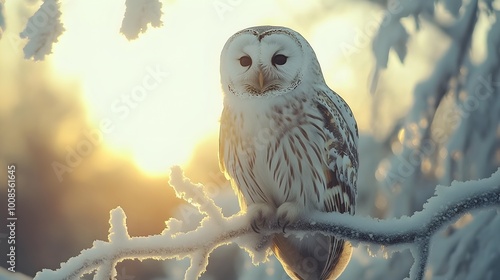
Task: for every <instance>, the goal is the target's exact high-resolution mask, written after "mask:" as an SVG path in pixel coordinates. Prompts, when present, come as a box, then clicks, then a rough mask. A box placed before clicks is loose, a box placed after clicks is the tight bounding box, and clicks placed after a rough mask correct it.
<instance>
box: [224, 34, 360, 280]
mask: <svg viewBox="0 0 500 280" xmlns="http://www.w3.org/2000/svg"><path fill="white" fill-rule="evenodd" d="M280 56H281V57H280ZM244 57H245V58H244ZM283 57H285V58H283ZM283 61H284V63H283ZM221 81H222V87H223V90H224V110H223V112H222V116H221V127H220V135H219V137H220V138H219V160H220V166H221V169H222V171H223V172H224V173H225V174H226V176H227V177H228V179H229V180H230V181H231V183H232V185H233V187H234V188H235V190H236V191H237V193H238V194H239V198H240V205H241V208H242V209H246V210H247V211H248V212H249V215H250V216H251V217H252V227H253V228H254V230H256V231H258V230H259V228H261V227H263V226H266V225H267V224H268V223H270V222H272V221H275V220H276V219H277V221H278V223H280V224H283V225H286V224H288V223H292V222H294V221H296V220H297V219H299V218H300V217H301V216H302V215H304V214H307V212H309V211H314V210H319V211H324V212H332V211H337V212H341V213H343V212H347V213H350V214H354V208H355V201H356V179H357V178H356V176H357V170H358V152H357V141H358V132H357V125H356V121H355V119H354V117H353V114H352V112H351V110H350V108H349V106H348V105H347V104H346V103H345V101H344V100H343V99H342V98H341V97H340V96H339V95H338V94H336V93H335V92H334V91H332V90H331V89H330V88H328V86H327V85H326V83H325V81H324V79H323V74H322V72H321V68H320V65H319V63H318V60H317V58H316V55H315V54H314V51H313V50H312V48H311V47H310V45H309V43H307V41H306V40H305V39H304V38H303V37H302V36H301V35H300V34H299V33H297V32H295V31H293V30H291V29H288V28H284V27H274V26H259V27H252V28H248V29H244V30H242V31H240V32H238V33H236V34H235V35H233V36H232V37H231V38H229V40H228V41H227V43H226V45H225V46H224V49H223V51H222V54H221ZM272 249H273V251H274V253H275V255H276V256H277V257H278V259H279V260H280V262H281V263H282V264H283V266H284V268H285V270H286V271H287V273H288V274H289V275H290V276H291V277H293V278H294V279H308V280H309V279H315V280H317V279H320V280H326V279H335V278H336V277H338V275H340V273H341V272H342V271H343V269H344V267H345V266H346V265H347V262H348V261H349V258H350V254H351V250H352V249H351V247H350V244H349V243H348V242H345V241H343V240H338V239H336V238H333V237H326V236H324V235H321V234H313V235H308V236H306V237H304V238H303V239H298V238H297V237H295V236H287V237H285V236H284V235H283V234H277V235H275V236H274V237H273V245H272Z"/></svg>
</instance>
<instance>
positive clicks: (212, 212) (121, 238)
mask: <svg viewBox="0 0 500 280" xmlns="http://www.w3.org/2000/svg"><path fill="white" fill-rule="evenodd" d="M170 184H171V185H172V187H173V188H174V189H175V190H176V193H177V195H178V196H179V197H181V198H183V199H184V200H186V201H187V202H189V203H191V204H192V205H193V206H195V207H196V208H197V209H198V211H199V212H200V213H202V214H203V215H204V218H203V219H202V221H201V222H200V225H199V227H198V228H197V229H195V230H192V231H189V232H181V230H180V229H181V225H182V223H183V221H179V220H176V219H173V218H172V219H170V220H169V221H167V222H166V229H165V230H164V231H163V232H162V233H161V234H158V235H154V236H149V237H132V238H131V237H130V236H129V235H128V232H127V225H126V217H125V213H124V212H123V210H122V209H121V208H120V207H118V208H116V209H114V210H112V211H111V218H110V225H111V228H110V233H109V240H108V242H104V241H95V242H94V244H93V247H92V248H90V249H87V250H83V251H82V252H81V254H80V255H79V256H76V257H73V258H71V259H69V260H68V261H67V262H66V263H63V264H61V268H59V269H57V270H55V271H52V270H49V269H44V270H42V271H41V272H38V273H37V274H36V276H35V278H34V279H35V280H53V279H74V278H78V277H81V276H82V275H83V274H87V273H91V272H92V271H95V270H97V273H96V274H95V276H94V280H104V279H106V280H108V279H110V277H114V276H115V275H116V271H115V265H116V263H117V262H119V261H122V260H124V259H133V258H137V259H161V260H164V259H171V258H177V259H180V258H185V257H189V258H190V260H191V266H190V267H189V268H188V270H187V271H186V274H185V279H197V278H198V277H199V276H200V275H201V273H203V272H204V271H205V268H206V266H207V264H208V256H209V254H210V253H211V252H212V251H213V250H214V249H215V248H217V247H219V246H221V245H224V244H228V243H231V242H234V243H237V244H238V245H239V246H240V247H242V248H246V249H247V251H249V253H250V255H251V256H252V257H253V258H254V261H261V260H263V259H262V257H264V259H265V256H267V253H268V251H269V250H268V248H266V247H265V245H266V244H267V243H266V240H268V237H269V235H271V234H273V233H279V232H281V231H282V228H281V227H280V226H278V225H277V224H272V225H270V226H269V228H268V229H265V230H262V231H261V235H258V234H256V233H254V232H253V231H252V230H251V228H250V226H249V222H248V220H247V217H246V216H245V215H242V214H237V215H234V216H231V217H228V218H226V217H224V216H223V215H222V211H221V209H220V208H219V207H218V206H217V205H216V204H215V203H214V202H213V200H212V199H211V198H209V197H208V196H207V194H206V193H205V192H204V190H203V186H202V185H200V184H193V183H191V182H190V181H189V180H188V179H186V178H185V177H184V176H183V174H182V170H181V169H180V168H179V167H174V168H173V169H172V174H171V179H170ZM499 205H500V169H499V170H497V171H496V172H495V173H494V174H493V175H492V176H491V177H489V178H486V179H482V180H478V181H468V182H453V183H452V184H451V186H450V187H444V186H438V187H437V189H436V193H435V196H434V197H432V198H430V199H429V200H428V202H427V203H426V204H425V205H424V209H423V210H422V211H420V212H417V213H415V214H413V215H412V216H411V217H402V218H399V219H390V220H377V219H373V218H369V217H360V216H351V215H348V214H339V213H320V212H318V213H314V214H311V215H309V216H307V217H302V219H301V220H300V221H299V222H297V223H295V224H293V225H290V226H289V227H287V233H288V234H299V235H300V234H304V233H311V232H321V233H323V234H327V235H335V236H337V237H341V238H344V239H349V240H351V242H354V243H356V242H362V243H365V244H375V245H382V246H387V247H394V249H395V250H402V249H405V248H409V249H410V250H411V252H412V254H413V256H414V258H415V262H414V265H413V267H412V269H411V271H410V277H411V279H423V275H424V270H425V266H426V263H427V257H428V254H429V243H430V238H431V237H432V236H433V235H434V234H435V233H436V232H437V231H438V230H439V229H441V228H442V227H443V226H446V225H449V224H450V223H452V222H453V221H455V220H456V219H458V218H459V217H460V216H461V215H462V214H464V213H466V212H469V211H472V210H476V209H481V208H485V207H488V206H497V207H498V206H499ZM249 241H250V242H249ZM249 247H251V248H249ZM259 255H260V256H259Z"/></svg>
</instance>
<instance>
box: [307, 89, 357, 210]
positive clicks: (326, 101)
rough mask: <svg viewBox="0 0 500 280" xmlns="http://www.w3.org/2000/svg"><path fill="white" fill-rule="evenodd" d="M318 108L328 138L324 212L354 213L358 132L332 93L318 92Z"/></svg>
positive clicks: (347, 110)
mask: <svg viewBox="0 0 500 280" xmlns="http://www.w3.org/2000/svg"><path fill="white" fill-rule="evenodd" d="M317 108H318V110H319V112H320V113H321V115H322V116H323V121H324V125H323V133H324V135H325V136H326V137H325V138H326V139H327V142H326V149H327V153H328V156H327V159H326V164H327V166H325V167H324V172H325V178H326V192H325V200H324V201H325V205H324V209H325V211H326V212H332V211H336V212H340V213H344V212H348V213H351V214H354V206H355V199H356V180H357V171H358V151H357V142H358V130H357V125H356V121H355V120H354V117H353V114H352V112H351V110H350V109H349V106H348V105H347V103H346V102H345V101H344V100H343V99H342V98H341V97H340V96H339V95H338V94H337V93H335V92H334V91H332V90H328V91H320V92H319V94H318V99H317Z"/></svg>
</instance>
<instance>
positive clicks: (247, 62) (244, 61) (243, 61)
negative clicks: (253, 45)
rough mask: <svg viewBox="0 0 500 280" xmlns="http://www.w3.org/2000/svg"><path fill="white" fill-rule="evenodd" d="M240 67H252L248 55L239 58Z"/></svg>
mask: <svg viewBox="0 0 500 280" xmlns="http://www.w3.org/2000/svg"><path fill="white" fill-rule="evenodd" d="M240 65H241V66H243V67H248V66H250V65H252V59H251V58H250V57H249V56H248V55H245V56H242V57H240Z"/></svg>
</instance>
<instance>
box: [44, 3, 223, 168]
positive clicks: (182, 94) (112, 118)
mask: <svg viewBox="0 0 500 280" xmlns="http://www.w3.org/2000/svg"><path fill="white" fill-rule="evenodd" d="M89 2H92V4H89ZM94 2H95V3H94ZM68 3H69V4H67V5H66V6H65V5H64V4H63V6H62V7H61V8H62V10H63V13H62V14H63V15H62V17H63V18H62V21H63V24H64V26H65V29H66V31H65V33H64V34H63V35H62V36H61V37H60V38H59V42H58V43H56V44H55V45H54V51H53V54H52V55H51V56H50V57H49V58H48V60H49V61H50V62H51V63H52V66H53V68H54V70H55V72H56V73H58V76H60V77H61V78H68V79H75V80H77V81H78V84H80V85H81V89H80V90H81V91H82V92H83V97H84V102H85V105H86V108H87V111H88V115H89V118H90V122H91V123H92V124H93V125H94V126H95V127H97V128H99V131H100V133H101V134H102V138H103V140H104V141H103V142H104V144H105V145H106V146H107V147H108V148H110V149H111V150H113V151H115V152H119V153H122V154H125V155H127V156H129V157H130V158H131V159H133V161H134V162H135V163H136V164H137V165H138V166H139V167H140V168H141V169H142V170H143V171H145V172H147V173H150V174H163V173H166V172H168V170H169V168H170V167H171V166H172V165H183V164H185V163H187V161H188V160H189V159H190V157H191V153H192V151H193V150H194V148H195V147H196V145H197V143H198V142H199V141H200V140H202V139H203V138H205V137H206V136H207V135H210V134H213V133H214V132H216V131H217V130H218V119H219V115H220V112H221V110H222V94H221V91H220V83H219V74H218V69H219V65H218V57H219V52H220V50H219V48H221V46H220V45H221V44H223V40H224V38H223V37H222V36H221V41H222V42H221V43H217V41H215V42H214V43H212V44H210V45H206V46H205V48H204V49H203V50H202V51H200V48H199V46H200V45H201V44H203V42H202V41H206V39H205V38H204V37H203V36H201V37H194V36H189V34H193V32H195V30H194V27H192V26H189V25H186V24H185V23H184V22H182V20H183V18H180V17H176V16H174V15H171V16H165V21H169V22H165V25H167V24H168V25H169V26H176V27H177V28H175V29H174V28H158V29H150V30H148V31H147V32H146V33H144V34H141V36H140V38H139V39H137V40H135V41H128V40H126V39H125V37H124V36H123V35H122V34H120V33H119V29H120V24H121V20H122V17H123V13H124V9H125V7H124V5H123V3H121V2H115V1H104V2H102V1H94V0H92V1H68ZM94 5H98V6H99V7H100V9H98V10H96V9H95V6H94ZM188 8H189V7H183V6H176V5H175V4H172V5H169V11H175V9H179V10H180V12H182V10H183V9H187V11H185V12H188V11H189V12H191V13H192V12H193V11H192V9H191V10H189V9H188ZM201 12H202V11H200V13H201ZM88 14H92V15H93V20H92V21H89V20H88V19H85V17H86V16H85V15H88ZM200 16H202V15H200ZM170 21H171V22H170ZM193 66H195V67H193Z"/></svg>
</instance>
